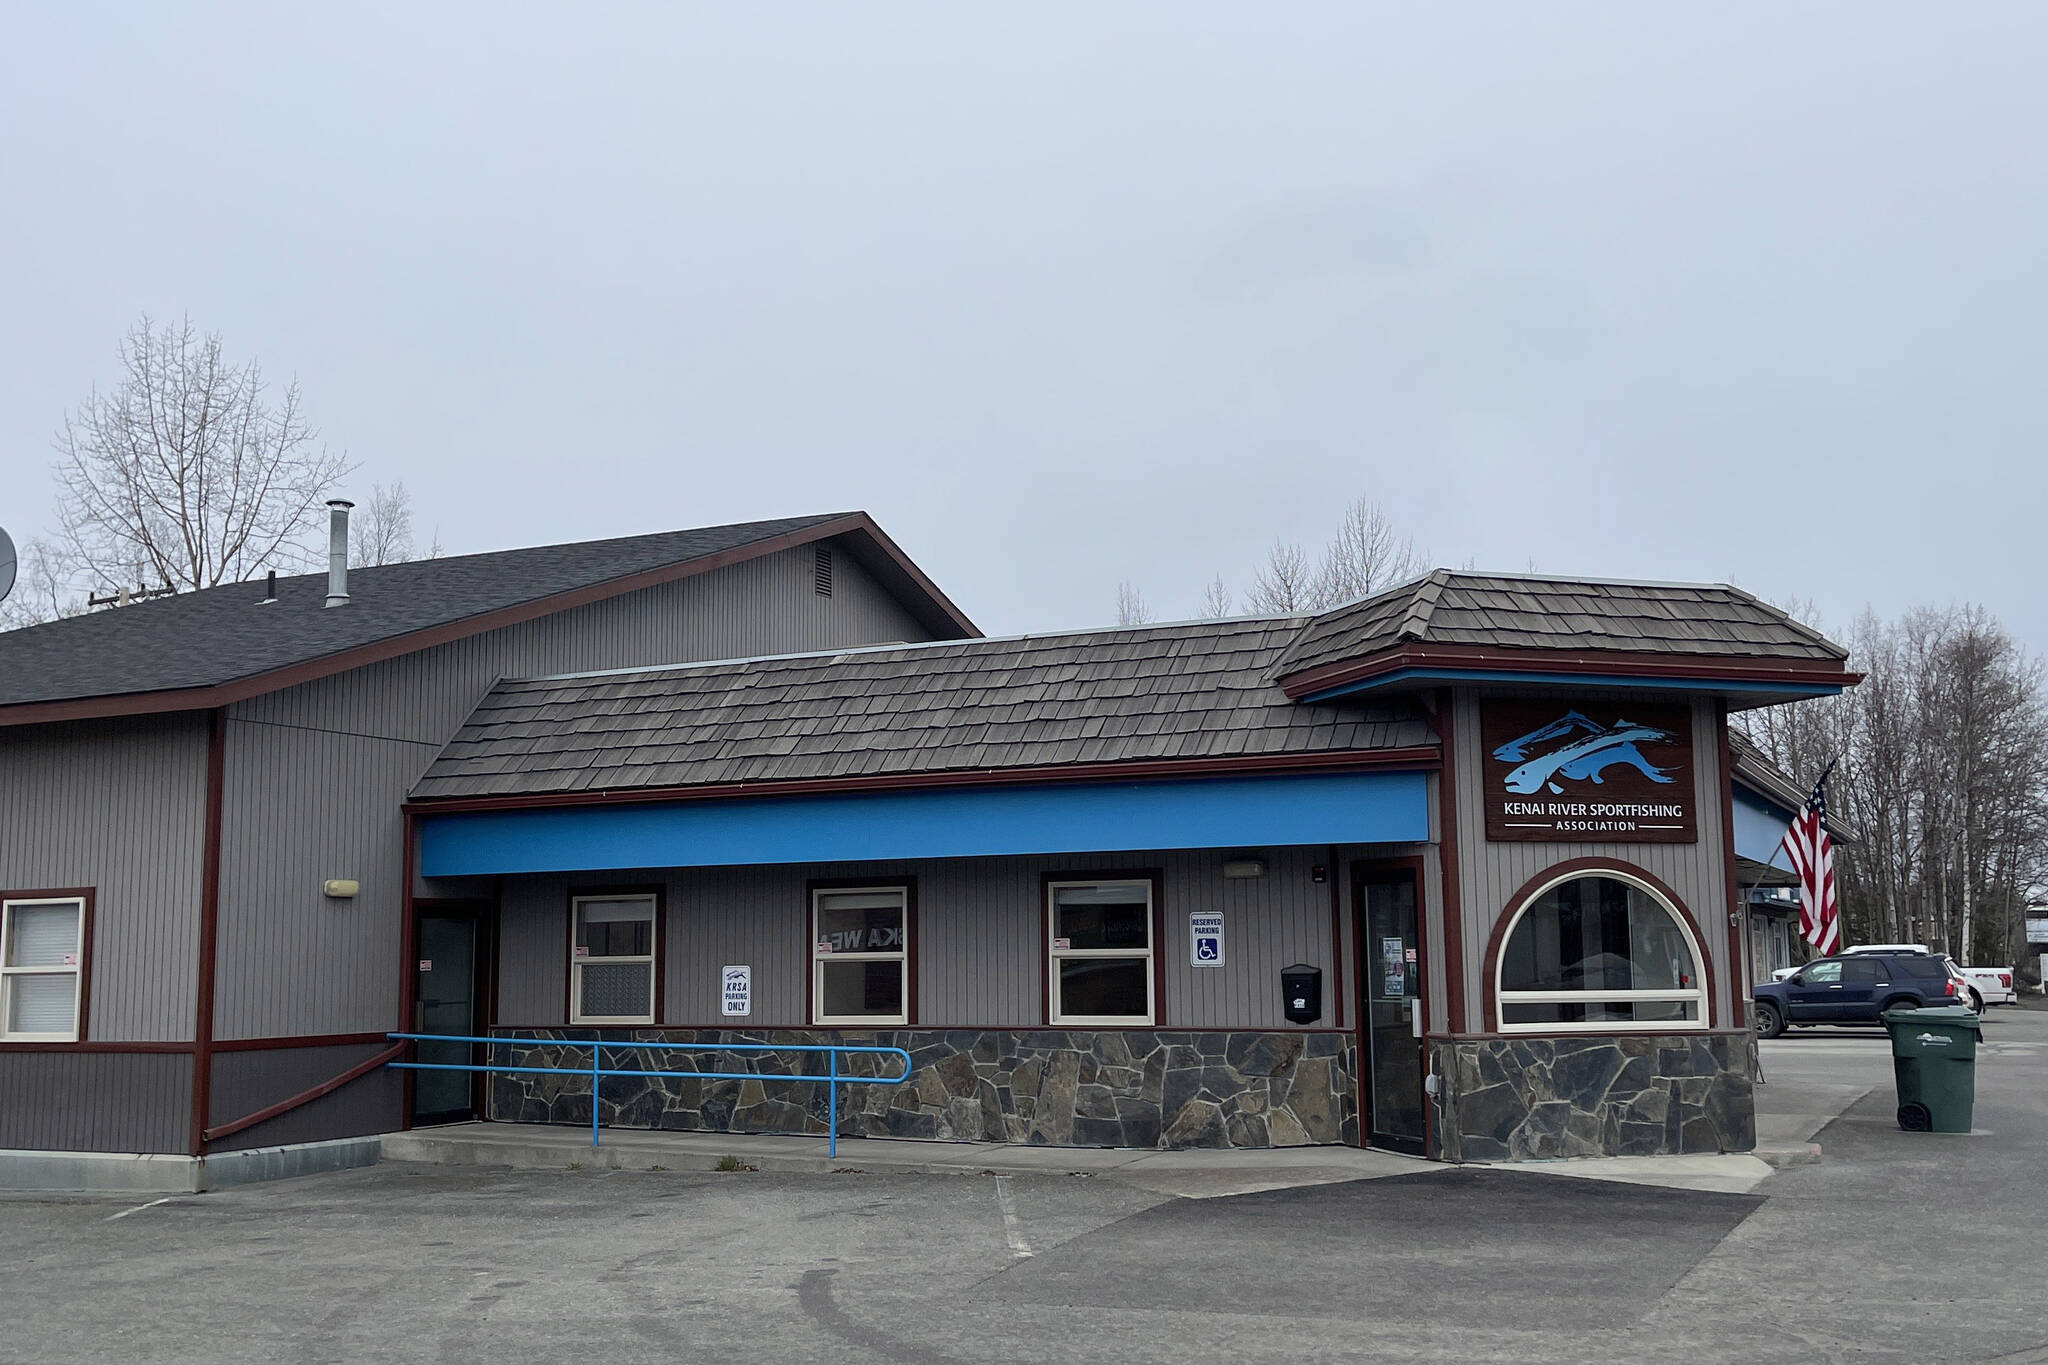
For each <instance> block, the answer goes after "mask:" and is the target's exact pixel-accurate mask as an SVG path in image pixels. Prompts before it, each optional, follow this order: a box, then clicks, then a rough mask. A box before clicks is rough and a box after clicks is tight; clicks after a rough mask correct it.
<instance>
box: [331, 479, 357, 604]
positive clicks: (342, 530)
mask: <svg viewBox="0 0 2048 1365" xmlns="http://www.w3.org/2000/svg"><path fill="white" fill-rule="evenodd" d="M354 506H355V504H354V503H352V502H350V501H349V500H348V499H347V498H331V499H329V500H328V503H327V605H328V606H330V607H345V606H347V605H348V509H349V508H351V507H354Z"/></svg>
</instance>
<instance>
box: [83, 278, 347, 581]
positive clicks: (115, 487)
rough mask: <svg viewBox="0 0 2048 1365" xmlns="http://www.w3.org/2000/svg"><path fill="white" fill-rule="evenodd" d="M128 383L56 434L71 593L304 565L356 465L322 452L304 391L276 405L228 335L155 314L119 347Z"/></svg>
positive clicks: (97, 394)
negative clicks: (320, 516) (332, 498)
mask: <svg viewBox="0 0 2048 1365" xmlns="http://www.w3.org/2000/svg"><path fill="white" fill-rule="evenodd" d="M120 354H121V368H122V377H121V381H120V383H119V384H118V385H117V386H116V387H115V389H114V390H113V391H112V392H111V393H105V392H102V391H100V390H99V389H97V388H95V389H94V390H93V391H92V393H91V394H89V395H88V396H87V397H86V399H85V401H84V402H83V403H81V404H80V405H79V406H78V409H77V411H76V412H73V413H71V414H69V415H67V416H66V418H65V419H64V425H63V427H62V428H61V429H60V430H59V431H58V433H57V438H56V449H57V453H58V456H59V459H58V461H57V465H56V469H55V474H56V478H57V483H58V490H59V491H58V507H57V512H58V523H59V528H58V532H57V539H56V542H55V544H54V545H53V546H52V547H51V550H50V558H51V561H52V565H53V570H54V572H55V573H56V574H57V575H58V576H59V577H60V578H61V579H63V580H64V581H65V582H66V583H67V584H68V585H69V586H70V587H71V588H72V589H74V590H76V589H79V588H85V589H90V588H92V587H102V588H104V587H144V586H155V585H157V584H164V585H168V586H171V587H174V588H179V589H191V588H209V587H213V586H214V585H216V584H219V583H224V582H228V581H231V580H234V579H240V578H247V577H251V576H253V575H254V574H255V573H256V571H257V570H258V569H260V568H262V567H265V566H276V565H285V566H296V565H300V564H304V563H307V562H308V561H309V560H310V559H311V558H312V555H311V553H310V551H308V550H307V549H306V548H305V547H304V546H303V545H301V544H300V543H299V540H300V537H301V536H302V535H303V534H304V533H305V532H306V531H307V530H308V529H309V528H310V527H311V526H312V525H313V523H314V522H315V520H316V519H317V509H318V508H319V505H320V503H321V502H322V501H323V500H324V499H325V498H326V496H327V494H328V490H329V489H330V488H332V487H333V485H334V484H335V483H336V482H337V481H339V480H340V479H341V478H343V477H344V476H346V475H347V474H348V473H349V471H350V469H351V468H352V466H351V465H350V464H349V463H348V461H347V459H346V458H345V457H344V456H343V455H341V454H339V453H337V452H334V451H330V450H329V449H327V448H326V447H324V446H320V445H319V444H318V433H317V432H316V431H314V430H313V428H312V427H311V426H310V425H308V424H307V422H306V420H305V417H304V415H303V413H302V412H301V409H300V404H301V399H300V394H299V388H298V385H297V384H295V383H294V384H288V385H286V386H285V388H284V390H283V392H282V393H281V394H280V395H279V397H278V401H277V402H276V403H275V404H274V405H273V404H271V403H268V402H267V401H266V399H265V385H264V381H263V372H262V368H261V367H260V366H259V365H258V364H257V363H256V362H255V361H253V360H251V361H248V362H247V363H245V364H242V365H240V366H236V365H232V364H230V363H229V362H228V361H227V360H226V359H225V356H224V352H223V347H222V343H221V338H220V336H219V334H218V333H207V334H205V335H204V336H202V335H200V334H199V333H198V332H197V331H196V330H195V329H194V328H193V326H192V323H191V321H190V319H183V320H181V321H179V322H177V323H175V324H172V323H167V324H165V325H164V326H162V327H161V328H159V327H157V326H156V325H155V324H154V323H153V322H152V321H151V320H150V319H149V318H148V317H147V316H145V317H143V318H142V319H141V320H139V321H138V322H137V323H136V324H135V325H134V326H133V327H131V328H130V329H129V330H128V334H127V335H126V336H125V337H124V338H123V339H122V342H121V352H120Z"/></svg>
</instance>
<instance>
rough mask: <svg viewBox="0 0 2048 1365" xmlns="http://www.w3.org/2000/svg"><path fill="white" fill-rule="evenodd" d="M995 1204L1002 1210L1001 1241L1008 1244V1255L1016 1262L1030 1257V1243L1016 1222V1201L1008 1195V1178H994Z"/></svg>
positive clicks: (1002, 1176)
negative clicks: (1014, 1258) (1013, 1257)
mask: <svg viewBox="0 0 2048 1365" xmlns="http://www.w3.org/2000/svg"><path fill="white" fill-rule="evenodd" d="M996 1203H997V1204H999V1205H1001V1206H1002V1210H1003V1240H1004V1241H1006V1242H1008V1243H1009V1244H1010V1254H1011V1255H1012V1256H1015V1257H1016V1258H1017V1259H1018V1260H1020V1261H1021V1260H1023V1259H1024V1258H1025V1257H1026V1256H1029V1255H1031V1254H1032V1253H1031V1243H1029V1242H1027V1241H1025V1240H1024V1229H1023V1227H1022V1226H1021V1225H1020V1224H1019V1223H1018V1222H1017V1200H1016V1199H1015V1197H1014V1196H1012V1195H1011V1193H1010V1177H1008V1176H1006V1175H999V1176H997V1177H996Z"/></svg>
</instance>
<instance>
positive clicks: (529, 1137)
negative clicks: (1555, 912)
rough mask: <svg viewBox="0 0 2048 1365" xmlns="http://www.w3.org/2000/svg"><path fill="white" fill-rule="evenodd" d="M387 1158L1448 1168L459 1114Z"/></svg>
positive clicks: (1340, 1175) (614, 1164) (1342, 1175)
mask: <svg viewBox="0 0 2048 1365" xmlns="http://www.w3.org/2000/svg"><path fill="white" fill-rule="evenodd" d="M383 1143H384V1160H385V1161H415V1162H426V1163H429V1164H432V1165H439V1166H509V1167H512V1168H514V1169H517V1170H552V1171H561V1170H569V1169H571V1168H575V1169H582V1170H606V1171H652V1170H666V1171H710V1170H716V1169H717V1168H718V1165H719V1163H720V1162H721V1161H725V1160H727V1159H728V1158H731V1159H734V1160H737V1161H740V1162H742V1163H744V1164H745V1165H747V1166H749V1167H752V1168H753V1169H755V1170H758V1171H772V1172H777V1173H782V1174H792V1173H794V1174H825V1173H829V1172H833V1171H862V1172H866V1171H873V1172H878V1173H880V1172H888V1173H893V1174H919V1175H985V1174H1000V1175H1074V1176H1108V1175H1113V1176H1115V1177H1116V1178H1117V1179H1118V1180H1120V1181H1123V1182H1124V1183H1126V1184H1131V1185H1135V1186H1137V1187H1139V1188H1140V1189H1146V1190H1151V1191H1153V1192H1155V1193H1158V1194H1171V1195H1177V1196H1180V1197H1183V1198H1190V1199H1213V1198H1217V1197H1220V1196H1224V1195H1235V1194H1254V1193H1257V1192H1259V1191H1261V1190H1284V1189H1294V1188H1296V1187H1299V1186H1303V1185H1333V1184H1337V1183H1339V1182H1342V1181H1347V1180H1374V1179H1379V1178H1381V1177H1385V1176H1393V1175H1423V1174H1428V1173H1429V1172H1431V1171H1438V1170H1443V1169H1445V1168H1444V1167H1442V1166H1439V1165H1437V1164H1436V1163H1433V1162H1428V1161H1423V1160H1421V1159H1420V1158H1417V1157H1406V1156H1399V1155H1396V1154H1394V1153H1391V1152H1376V1151H1362V1150H1360V1149H1359V1148H1356V1147H1279V1148H1269V1149H1265V1150H1260V1151H1255V1152H1254V1151H1212V1150H1189V1151H1151V1150H1135V1149H1131V1148H1114V1147H1025V1146H1020V1145H1014V1144H1010V1143H995V1142H917V1141H911V1140H898V1139H888V1138H841V1139H840V1141H839V1155H838V1157H837V1158H833V1157H831V1156H828V1155H827V1154H826V1150H825V1139H823V1138H815V1137H776V1136H767V1135H762V1134H734V1133H668V1132H647V1131H644V1130H639V1129H611V1128H607V1129H605V1130H604V1133H603V1137H602V1140H601V1143H600V1145H599V1146H597V1147H595V1148H593V1147H592V1146H591V1145H590V1130H589V1129H587V1128H554V1127H543V1126H540V1125H532V1124H512V1123H460V1124H451V1125H449V1126H448V1127H445V1128H416V1129H414V1130H413V1131H411V1132H408V1133H386V1134H385V1135H384V1137H383Z"/></svg>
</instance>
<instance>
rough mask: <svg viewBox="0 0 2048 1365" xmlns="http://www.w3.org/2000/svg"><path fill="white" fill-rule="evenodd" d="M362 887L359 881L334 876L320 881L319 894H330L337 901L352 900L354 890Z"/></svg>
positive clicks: (356, 890)
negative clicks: (331, 878)
mask: <svg viewBox="0 0 2048 1365" xmlns="http://www.w3.org/2000/svg"><path fill="white" fill-rule="evenodd" d="M362 889H363V888H362V886H361V885H360V884H359V883H357V882H354V881H349V880H344V879H342V878H335V879H334V880H332V881H325V882H322V883H320V894H321V895H323V896H332V897H333V898H334V899H335V900H338V901H345V900H353V899H354V898H355V894H356V892H358V891H360V890H362Z"/></svg>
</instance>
